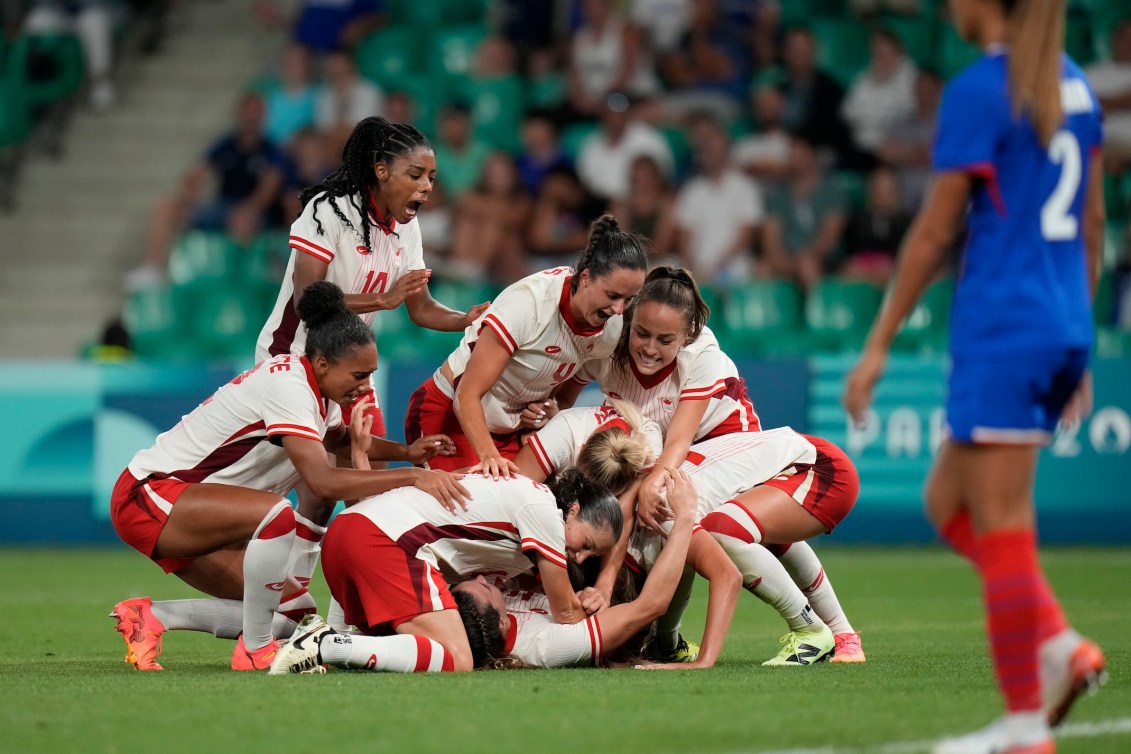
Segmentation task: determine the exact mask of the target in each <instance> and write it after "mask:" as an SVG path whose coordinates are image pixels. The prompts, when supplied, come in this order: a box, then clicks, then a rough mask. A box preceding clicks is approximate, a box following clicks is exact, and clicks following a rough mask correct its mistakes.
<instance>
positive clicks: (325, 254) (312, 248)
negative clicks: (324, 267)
mask: <svg viewBox="0 0 1131 754" xmlns="http://www.w3.org/2000/svg"><path fill="white" fill-rule="evenodd" d="M321 196H324V195H321ZM321 196H318V197H315V198H314V199H311V200H310V201H309V202H307V204H306V206H305V207H303V208H302V214H300V215H299V216H298V219H297V220H295V221H294V222H293V223H291V235H290V239H289V245H290V247H291V248H292V249H294V250H295V251H301V252H302V253H304V254H309V255H310V256H312V257H314V258H315V259H317V260H319V261H320V262H325V263H326V264H330V262H333V261H334V249H336V248H337V247H338V239H339V237H340V235H341V231H342V224H341V223H342V221H341V219H339V218H338V216H337V215H335V214H334V208H333V207H332V206H331V202H333V201H334V198H333V197H327V198H326V199H325V200H323V201H321V202H320V201H318V200H319V199H320V198H321ZM315 204H317V207H315ZM319 223H321V228H322V231H321V232H319V230H318V228H319Z"/></svg>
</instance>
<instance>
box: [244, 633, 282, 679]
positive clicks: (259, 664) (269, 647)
mask: <svg viewBox="0 0 1131 754" xmlns="http://www.w3.org/2000/svg"><path fill="white" fill-rule="evenodd" d="M278 651H279V642H277V641H275V640H274V639H272V640H271V641H270V642H268V643H267V644H265V645H263V646H262V647H260V648H259V649H251V650H249V649H248V648H247V647H246V646H244V643H243V634H242V633H241V634H240V635H239V638H238V639H236V648H235V650H233V651H232V670H266V669H267V668H268V667H270V665H271V661H272V660H274V659H275V654H276V653H277V652H278Z"/></svg>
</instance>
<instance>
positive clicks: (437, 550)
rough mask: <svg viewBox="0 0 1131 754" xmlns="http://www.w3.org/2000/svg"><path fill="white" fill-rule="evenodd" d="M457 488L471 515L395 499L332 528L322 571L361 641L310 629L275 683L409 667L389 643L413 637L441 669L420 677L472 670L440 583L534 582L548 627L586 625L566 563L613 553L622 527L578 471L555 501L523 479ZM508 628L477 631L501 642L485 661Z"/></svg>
mask: <svg viewBox="0 0 1131 754" xmlns="http://www.w3.org/2000/svg"><path fill="white" fill-rule="evenodd" d="M463 481H464V484H465V486H466V487H467V489H468V491H469V492H470V493H471V503H470V505H469V506H468V509H467V510H466V511H460V512H458V513H452V512H449V511H445V510H443V509H442V508H440V507H439V506H437V505H435V503H434V501H432V500H431V499H430V498H428V496H426V495H423V494H421V493H420V492H419V491H418V490H412V489H401V490H393V491H391V492H387V493H385V494H383V495H377V496H376V497H371V498H368V499H366V500H362V501H361V502H359V503H357V504H356V505H354V506H351V507H350V508H347V509H346V510H345V512H343V513H341V514H340V515H338V516H337V517H336V518H335V519H334V521H333V522H332V523H331V524H330V528H329V531H328V532H327V533H326V539H325V545H324V548H323V555H322V567H323V572H324V573H325V575H326V582H327V583H328V584H329V585H330V591H331V592H332V593H333V595H334V598H335V599H337V600H338V602H340V603H341V605H342V607H343V608H344V610H345V617H346V620H347V621H348V622H349V623H352V624H353V625H355V626H357V628H358V629H359V632H360V634H361V635H359V636H350V635H343V634H339V633H337V632H335V631H333V630H332V629H331V628H330V627H329V626H328V625H326V624H325V623H324V622H320V621H312V622H310V623H307V624H306V625H304V626H300V628H299V630H298V631H297V632H296V634H295V636H294V637H292V639H291V640H290V641H289V642H288V643H287V645H285V647H284V649H282V650H280V652H279V654H278V657H277V659H276V661H275V663H274V664H273V665H272V673H279V674H282V673H288V672H292V673H293V672H304V671H310V670H315V669H316V668H317V667H318V666H320V665H322V664H333V665H343V666H345V667H362V668H365V667H368V668H370V669H373V670H386V669H400V668H404V667H406V666H408V665H409V664H410V663H409V662H405V658H404V652H403V650H404V647H401V646H399V644H400V643H399V642H395V641H390V640H389V636H390V635H391V634H400V635H411V636H415V637H418V638H417V640H415V642H414V643H415V644H417V645H418V644H419V640H420V639H425V640H428V641H429V642H431V644H430V645H429V649H428V652H429V655H430V656H437V657H439V658H442V659H440V660H439V661H438V662H436V663H434V666H429V667H427V668H421V669H429V670H449V671H450V670H456V671H462V670H471V669H472V668H473V667H475V664H476V662H482V660H483V659H484V658H483V657H476V656H475V655H473V653H472V650H471V647H470V646H469V644H468V638H469V637H468V631H467V629H466V627H465V625H466V623H465V621H464V620H463V619H461V616H460V615H459V613H458V611H457V606H456V603H455V601H454V599H453V597H452V595H451V593H450V591H449V589H448V586H447V582H446V580H445V579H459V578H472V577H474V576H475V575H477V574H489V575H492V576H498V577H501V578H504V579H506V578H511V577H513V576H517V575H519V574H524V573H529V572H536V573H537V575H538V577H539V578H540V580H541V583H542V587H543V588H544V589H545V591H546V595H547V597H548V599H549V606H550V613H551V615H552V616H553V619H554V621H555V622H558V623H566V624H572V623H578V622H580V621H582V620H584V619H585V611H584V610H583V609H582V607H581V604H580V603H579V601H578V599H577V596H576V595H575V594H574V591H573V587H572V586H571V584H570V580H569V574H568V572H567V570H566V567H567V565H566V564H567V561H572V562H574V563H577V564H580V563H583V562H584V561H585V560H586V559H587V558H588V557H589V556H591V555H596V556H599V555H601V554H602V553H604V552H605V551H607V550H608V549H609V548H610V547H612V545H613V543H614V542H616V540H617V538H618V537H619V536H620V532H621V527H622V525H623V521H622V518H621V512H620V506H619V505H618V504H617V501H616V498H614V497H613V496H612V495H611V494H610V493H609V492H608V491H607V490H605V489H603V488H600V487H597V486H596V485H594V484H593V483H592V482H590V481H589V480H587V479H586V478H585V477H584V475H583V474H581V472H577V471H575V472H572V473H570V472H567V473H565V474H562V475H561V477H560V479H559V481H558V482H557V483H556V485H555V492H551V491H550V489H549V488H548V487H546V486H545V485H542V484H538V483H537V482H534V481H533V480H530V479H527V478H526V477H522V476H515V477H512V478H510V479H490V478H487V477H484V476H482V475H478V474H476V475H469V476H467V477H465V478H464V480H463ZM563 516H564V522H563ZM504 627H505V626H504V625H503V623H502V619H501V616H498V617H496V619H495V622H494V624H493V625H492V626H485V627H484V628H483V631H482V633H483V635H484V636H488V637H489V636H492V635H494V636H497V637H498V639H497V640H496V641H494V642H491V641H488V642H487V645H488V653H489V654H491V655H492V656H499V655H500V654H501V653H502V647H501V646H500V644H501V639H502V634H501V631H502V629H503V628H504ZM473 633H475V632H473ZM393 638H394V639H401V637H400V636H396V637H393ZM492 645H493V646H492ZM409 651H410V653H411V655H412V656H411V658H410V659H411V664H412V667H413V668H416V667H417V666H419V665H421V664H422V663H419V662H418V655H417V654H416V652H417V650H416V649H415V647H409ZM388 663H396V665H394V666H392V667H389V666H388Z"/></svg>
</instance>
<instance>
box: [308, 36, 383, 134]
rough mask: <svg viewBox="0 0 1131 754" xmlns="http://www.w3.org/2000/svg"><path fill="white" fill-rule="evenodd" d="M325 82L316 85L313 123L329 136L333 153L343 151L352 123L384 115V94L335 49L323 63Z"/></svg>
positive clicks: (349, 57) (351, 130) (350, 60)
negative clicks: (360, 74)
mask: <svg viewBox="0 0 1131 754" xmlns="http://www.w3.org/2000/svg"><path fill="white" fill-rule="evenodd" d="M323 72H324V74H325V83H324V84H322V85H321V86H320V87H319V88H318V101H317V103H316V105H315V112H314V125H315V126H317V128H318V130H319V131H322V132H323V133H325V134H326V135H328V136H329V137H330V141H331V145H332V147H331V148H332V150H333V151H334V153H335V154H339V153H341V151H342V147H344V146H345V144H346V139H348V138H349V135H350V133H352V132H353V128H354V126H356V125H357V124H358V123H359V122H360V121H362V120H364V119H365V118H368V117H369V116H370V115H382V116H383V115H385V113H384V108H385V95H384V94H383V93H382V92H381V90H380V89H379V88H377V86H376V85H375V84H372V83H370V82H369V81H366V80H365V79H363V78H362V77H361V76H359V75H358V74H357V66H355V65H354V62H353V56H351V55H350V54H349V52H348V51H346V50H343V49H337V50H334V51H332V52H330V53H329V54H328V55H327V56H326V59H325V61H324V62H323Z"/></svg>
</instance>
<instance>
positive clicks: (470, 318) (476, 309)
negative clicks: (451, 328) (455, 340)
mask: <svg viewBox="0 0 1131 754" xmlns="http://www.w3.org/2000/svg"><path fill="white" fill-rule="evenodd" d="M490 305H491V302H490V301H484V302H483V303H482V304H476V305H475V306H473V307H471V308H470V309H468V310H467V314H465V315H463V320H462V321H461V323H460V324H461V325H462V326H463V327H464V328H465V329H466V328H467V327H470V326H471V325H472V324H474V322H475V320H477V319H479V317H480V315H482V314H483V312H485V311H487V307H489V306H490Z"/></svg>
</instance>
